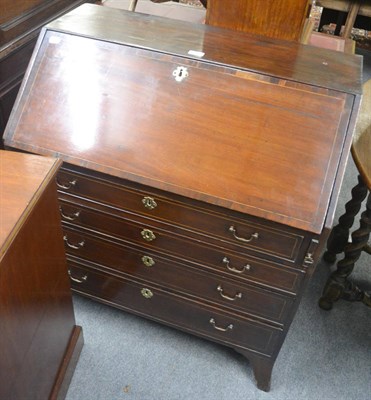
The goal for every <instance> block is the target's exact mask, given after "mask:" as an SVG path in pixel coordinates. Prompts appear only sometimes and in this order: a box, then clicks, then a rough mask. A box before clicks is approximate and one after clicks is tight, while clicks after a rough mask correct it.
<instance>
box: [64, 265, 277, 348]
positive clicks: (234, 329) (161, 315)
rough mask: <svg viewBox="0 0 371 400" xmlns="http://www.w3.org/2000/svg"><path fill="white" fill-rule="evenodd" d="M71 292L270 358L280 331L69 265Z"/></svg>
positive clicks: (172, 295)
mask: <svg viewBox="0 0 371 400" xmlns="http://www.w3.org/2000/svg"><path fill="white" fill-rule="evenodd" d="M69 271H70V276H71V277H72V278H73V279H74V280H77V281H79V282H80V283H77V282H76V281H72V288H73V290H75V291H77V292H79V293H81V294H85V295H89V296H93V297H95V298H97V299H100V300H103V301H105V302H109V304H110V305H116V306H118V307H120V308H124V309H126V310H128V311H133V312H134V313H136V314H140V315H142V316H146V317H149V318H151V319H154V320H156V321H159V322H163V323H167V324H170V325H172V326H174V327H177V328H181V329H183V330H186V331H188V332H191V333H195V334H197V335H200V336H203V337H206V338H208V339H214V340H216V341H218V342H220V343H223V344H225V345H229V346H232V347H236V346H237V347H242V348H246V349H249V350H252V351H255V352H259V353H262V354H265V355H268V356H270V355H271V354H272V353H273V352H274V348H275V345H276V343H277V341H278V339H279V336H280V335H281V332H282V331H281V329H279V328H274V327H271V326H268V325H266V324H263V323H259V322H256V321H253V320H250V319H247V318H241V317H238V316H236V315H233V314H230V313H228V312H223V311H221V310H218V309H217V308H214V307H210V306H206V305H202V304H200V303H198V302H195V301H192V300H190V299H185V298H183V297H181V296H177V295H174V294H170V293H168V292H166V291H164V290H161V289H158V288H154V287H151V286H144V285H141V284H139V283H136V282H134V281H130V280H126V279H119V278H117V277H113V276H111V275H106V274H102V273H100V272H97V271H94V270H92V269H89V268H87V267H83V266H82V265H79V264H76V263H73V262H71V261H69Z"/></svg>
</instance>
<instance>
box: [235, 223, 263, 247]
mask: <svg viewBox="0 0 371 400" xmlns="http://www.w3.org/2000/svg"><path fill="white" fill-rule="evenodd" d="M228 230H229V232H231V233H232V234H233V237H234V238H235V239H237V240H239V241H240V242H243V243H250V242H251V241H252V240H254V239H258V238H259V233H257V232H255V233H253V234H252V235H251V236H250V237H249V238H248V239H246V238H243V237H241V236H238V235H237V230H236V228H235V227H234V226H233V225H231V226H230V227H229V229H228Z"/></svg>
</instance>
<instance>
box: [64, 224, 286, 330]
mask: <svg viewBox="0 0 371 400" xmlns="http://www.w3.org/2000/svg"><path fill="white" fill-rule="evenodd" d="M64 238H65V242H66V250H67V253H68V254H70V255H73V256H76V257H79V258H82V259H84V260H88V261H91V262H94V263H97V264H100V265H103V266H104V267H106V268H108V269H111V270H113V271H114V272H116V273H117V272H122V273H125V274H128V275H130V276H131V277H132V278H134V279H135V278H139V279H144V280H146V281H147V282H153V283H156V284H158V285H160V286H162V287H165V288H166V289H173V290H176V291H178V292H179V291H180V292H183V293H184V294H186V295H190V296H195V297H198V298H200V299H204V300H207V301H212V302H214V303H218V304H219V305H220V306H222V307H226V308H231V309H233V310H236V311H237V310H238V311H239V312H243V313H248V314H253V315H254V316H257V317H259V318H263V319H266V320H271V321H274V322H276V323H279V324H282V325H283V324H284V322H285V321H286V318H287V316H288V314H289V313H290V311H291V307H292V305H293V303H294V299H293V298H292V297H289V296H284V295H281V294H278V293H275V292H271V291H268V290H264V289H260V288H258V287H254V286H251V285H246V284H245V285H241V284H239V283H237V282H234V281H232V280H230V279H227V278H225V277H224V276H223V275H221V274H219V275H217V274H214V273H211V272H209V273H205V270H204V269H202V267H200V268H198V269H196V268H192V267H191V266H189V265H187V264H180V263H177V262H174V261H173V260H169V259H166V258H164V257H162V256H160V255H155V254H154V253H148V252H146V251H143V250H144V249H134V248H130V247H126V246H120V245H115V244H112V243H109V242H106V241H103V240H98V239H96V238H94V237H92V236H90V235H83V234H81V233H80V232H75V231H72V230H69V229H66V228H65V230H64ZM72 243H74V244H72ZM79 243H80V245H79ZM70 246H72V247H70Z"/></svg>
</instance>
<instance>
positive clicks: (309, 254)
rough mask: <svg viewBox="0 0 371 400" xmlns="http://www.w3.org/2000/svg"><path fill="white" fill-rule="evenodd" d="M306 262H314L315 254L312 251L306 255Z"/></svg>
mask: <svg viewBox="0 0 371 400" xmlns="http://www.w3.org/2000/svg"><path fill="white" fill-rule="evenodd" d="M304 263H305V264H309V265H310V264H313V263H314V259H313V254H312V253H307V254H306V255H305V258H304Z"/></svg>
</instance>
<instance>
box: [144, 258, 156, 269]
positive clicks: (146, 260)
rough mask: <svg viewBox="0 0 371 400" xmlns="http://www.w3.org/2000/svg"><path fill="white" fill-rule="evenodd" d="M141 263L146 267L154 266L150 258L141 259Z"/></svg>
mask: <svg viewBox="0 0 371 400" xmlns="http://www.w3.org/2000/svg"><path fill="white" fill-rule="evenodd" d="M142 263H143V264H144V265H145V266H146V267H152V266H153V265H155V260H154V259H153V258H152V257H150V256H143V257H142Z"/></svg>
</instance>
